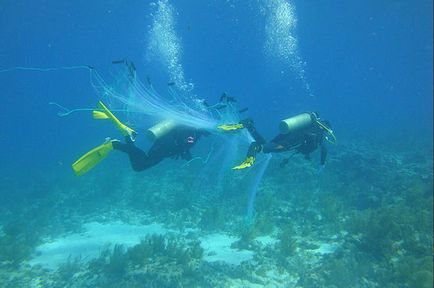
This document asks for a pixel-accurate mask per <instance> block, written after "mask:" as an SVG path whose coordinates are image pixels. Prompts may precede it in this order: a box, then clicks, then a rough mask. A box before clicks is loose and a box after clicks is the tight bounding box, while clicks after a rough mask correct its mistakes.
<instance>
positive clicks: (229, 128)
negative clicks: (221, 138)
mask: <svg viewBox="0 0 434 288" xmlns="http://www.w3.org/2000/svg"><path fill="white" fill-rule="evenodd" d="M217 128H218V129H220V130H223V131H234V130H238V129H243V128H244V125H243V124H241V123H236V124H222V125H219V126H217Z"/></svg>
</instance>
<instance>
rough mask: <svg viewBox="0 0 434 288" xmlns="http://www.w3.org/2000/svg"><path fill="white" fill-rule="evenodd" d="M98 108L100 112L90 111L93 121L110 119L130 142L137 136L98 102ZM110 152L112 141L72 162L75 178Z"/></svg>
mask: <svg viewBox="0 0 434 288" xmlns="http://www.w3.org/2000/svg"><path fill="white" fill-rule="evenodd" d="M98 107H99V108H100V110H94V111H92V116H93V118H94V119H110V120H111V121H112V122H113V123H114V124H115V126H116V127H117V128H118V129H119V130H121V132H122V135H124V136H129V137H130V138H131V140H134V138H133V137H134V136H135V135H136V134H137V133H136V131H134V130H133V129H131V128H130V127H128V126H127V125H125V124H123V123H122V122H121V121H119V119H118V118H116V116H115V115H113V113H112V112H111V111H110V110H109V109H108V108H107V107H106V106H105V105H104V103H102V102H101V101H99V102H98ZM112 150H113V141H107V142H105V143H104V144H102V145H100V146H98V147H95V148H93V149H92V150H90V151H89V152H87V153H86V154H84V155H83V156H81V157H80V158H79V159H78V160H77V161H75V162H74V164H72V169H73V170H74V172H75V174H76V175H77V176H81V175H83V174H85V173H87V172H88V171H89V170H91V169H92V168H93V167H95V166H96V165H97V164H98V163H99V162H101V161H102V160H103V159H104V158H105V157H107V155H108V154H109V153H110V151H112Z"/></svg>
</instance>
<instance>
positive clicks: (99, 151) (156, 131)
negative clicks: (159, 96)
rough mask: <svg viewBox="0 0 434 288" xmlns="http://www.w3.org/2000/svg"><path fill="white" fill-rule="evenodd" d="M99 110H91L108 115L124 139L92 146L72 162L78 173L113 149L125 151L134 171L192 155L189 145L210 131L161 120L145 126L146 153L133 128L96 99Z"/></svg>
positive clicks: (108, 140)
mask: <svg viewBox="0 0 434 288" xmlns="http://www.w3.org/2000/svg"><path fill="white" fill-rule="evenodd" d="M98 106H99V108H100V109H99V110H94V111H93V117H94V118H95V119H109V120H111V121H112V122H113V123H114V124H115V126H116V127H117V128H118V129H119V130H120V131H121V132H122V134H123V135H124V136H125V143H123V142H121V141H120V140H117V139H109V138H108V139H107V140H106V142H104V143H103V144H102V145H100V146H98V147H96V148H94V149H92V150H91V151H89V152H87V153H86V154H85V155H83V156H82V157H80V159H78V160H77V161H76V162H74V163H73V164H72V169H73V170H74V172H75V174H76V175H78V176H81V175H83V174H85V173H86V172H88V171H89V170H90V169H92V168H93V167H94V166H95V165H97V164H98V163H99V162H101V161H102V160H103V159H104V158H105V157H106V156H107V155H108V154H109V153H110V152H111V151H112V150H118V151H121V152H124V153H126V154H127V155H128V157H129V159H130V163H131V166H132V168H133V170H134V171H137V172H139V171H143V170H145V169H148V168H150V167H152V166H154V165H157V164H158V163H159V162H161V161H162V160H163V159H165V158H170V157H171V158H175V159H178V158H182V159H185V160H190V159H191V158H192V156H191V153H190V149H191V148H192V147H193V146H194V145H195V144H196V142H197V141H198V140H199V139H200V138H201V137H202V136H207V135H209V134H210V133H209V132H208V131H205V130H202V129H196V128H193V127H187V126H181V125H176V124H175V123H174V122H173V121H171V120H165V121H162V122H160V123H158V124H156V125H155V126H153V127H151V128H149V129H148V130H147V135H148V138H150V139H151V140H153V141H154V143H153V145H152V146H151V148H150V149H149V151H148V152H147V153H146V152H145V151H143V150H142V149H140V148H138V147H137V146H136V145H135V144H134V142H135V137H136V135H137V133H136V131H134V130H133V129H131V128H130V127H128V126H127V125H125V124H124V123H122V122H121V121H120V120H119V119H118V118H116V116H114V115H113V113H112V112H111V111H110V110H109V109H108V108H107V107H106V106H105V105H104V103H102V102H101V101H99V102H98Z"/></svg>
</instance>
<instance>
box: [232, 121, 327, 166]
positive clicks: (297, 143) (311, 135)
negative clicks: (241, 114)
mask: <svg viewBox="0 0 434 288" xmlns="http://www.w3.org/2000/svg"><path fill="white" fill-rule="evenodd" d="M240 124H242V126H243V127H244V128H247V130H248V131H249V133H250V134H251V135H252V137H253V138H254V140H255V141H254V142H252V143H251V144H250V147H249V150H248V152H247V158H246V160H245V161H244V162H243V163H241V164H240V165H239V166H236V167H234V168H233V169H244V168H247V167H250V166H252V165H253V163H254V161H255V156H256V154H257V153H259V152H263V153H280V152H285V151H290V150H294V151H296V152H297V153H301V154H303V155H304V157H305V158H306V159H310V153H312V152H313V151H315V150H316V149H318V148H320V149H321V159H320V165H321V166H320V169H322V168H323V167H324V165H325V162H326V158H327V148H326V146H325V143H324V140H325V139H327V135H332V136H333V137H334V135H333V132H332V130H331V129H330V123H329V122H328V121H322V120H320V119H319V116H318V113H314V112H308V113H303V114H300V115H297V116H294V117H291V118H288V119H286V120H283V121H282V122H281V124H280V130H281V133H280V134H278V135H277V136H276V137H274V138H273V139H272V140H271V141H270V142H268V143H267V142H266V141H265V139H264V138H263V137H262V136H261V135H260V134H259V133H258V131H257V130H256V128H255V127H254V126H253V121H252V120H251V119H246V120H243V121H241V122H240ZM288 160H289V158H286V159H284V160H283V161H282V163H281V165H280V166H281V167H283V166H284V165H286V164H287V163H288Z"/></svg>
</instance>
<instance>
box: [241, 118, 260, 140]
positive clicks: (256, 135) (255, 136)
mask: <svg viewBox="0 0 434 288" xmlns="http://www.w3.org/2000/svg"><path fill="white" fill-rule="evenodd" d="M240 123H241V124H243V126H244V127H245V128H247V130H248V131H249V133H250V135H252V137H253V139H255V141H256V142H257V143H258V144H259V145H263V144H265V142H266V141H265V139H264V137H262V135H261V134H259V132H258V130H256V128H255V126H254V125H253V120H252V119H249V118H247V119H245V120H242V121H240Z"/></svg>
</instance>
